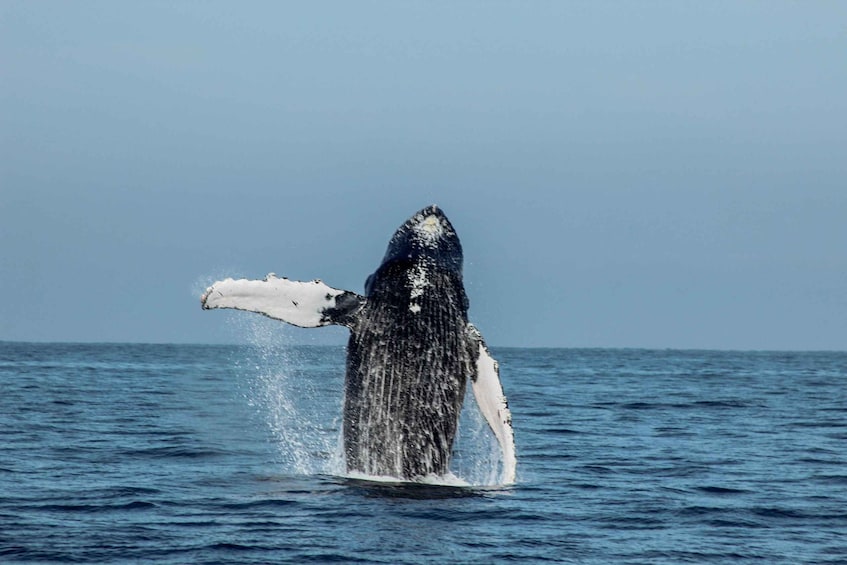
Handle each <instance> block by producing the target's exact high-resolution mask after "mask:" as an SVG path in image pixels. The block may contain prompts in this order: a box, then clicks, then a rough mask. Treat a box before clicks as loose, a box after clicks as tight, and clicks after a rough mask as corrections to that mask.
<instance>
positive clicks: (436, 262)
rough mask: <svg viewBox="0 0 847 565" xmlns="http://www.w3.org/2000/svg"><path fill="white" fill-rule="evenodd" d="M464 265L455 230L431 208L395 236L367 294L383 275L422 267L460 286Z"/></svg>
mask: <svg viewBox="0 0 847 565" xmlns="http://www.w3.org/2000/svg"><path fill="white" fill-rule="evenodd" d="M462 263H463V256H462V244H461V243H460V242H459V237H458V236H457V235H456V230H455V229H453V225H452V224H451V223H450V220H448V219H447V216H445V215H444V212H442V211H441V209H440V208H439V207H438V206H435V205H433V206H428V207H426V208H424V209H422V210H420V211H419V212H418V213H416V214H415V215H414V216H412V217H411V218H409V219H408V220H406V222H405V223H404V224H403V225H402V226H400V227H399V228H397V231H396V232H394V235H393V236H392V237H391V241H389V242H388V249H387V250H386V252H385V257H383V259H382V264H381V265H380V267H379V269H378V270H377V271H376V272H375V273H374V274H373V275H371V276H370V277H368V281H367V282H366V283H365V294H367V295H370V294H371V291H372V287H373V284H374V281H375V279H376V278H377V277H378V276H379V275H380V273H382V272H386V271H389V270H390V271H396V270H398V269H401V270H402V269H406V268H419V267H421V266H423V267H426V268H427V269H434V270H438V271H441V272H442V273H444V274H448V275H450V276H451V277H455V279H456V280H457V281H458V282H459V283H461V280H462Z"/></svg>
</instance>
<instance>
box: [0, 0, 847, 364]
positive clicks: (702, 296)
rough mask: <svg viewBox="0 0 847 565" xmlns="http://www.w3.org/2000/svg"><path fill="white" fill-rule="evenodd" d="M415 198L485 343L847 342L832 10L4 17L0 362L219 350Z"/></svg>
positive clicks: (846, 259)
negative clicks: (457, 256)
mask: <svg viewBox="0 0 847 565" xmlns="http://www.w3.org/2000/svg"><path fill="white" fill-rule="evenodd" d="M432 203H437V204H439V205H441V207H442V208H443V209H444V210H445V212H446V213H447V214H448V216H449V217H450V219H451V221H452V222H453V224H454V226H455V227H456V229H457V231H458V233H459V236H460V237H461V239H462V242H463V244H464V248H465V262H466V267H465V279H466V285H467V287H468V293H469V296H470V300H471V312H470V314H471V318H472V320H473V321H475V322H476V323H477V325H478V326H479V327H480V328H481V330H482V332H483V334H484V335H485V336H486V338H487V340H488V342H489V343H490V344H492V345H501V346H504V345H515V346H564V347H581V346H600V347H657V348H664V347H669V348H733V349H840V350H843V349H847V3H844V2H778V1H770V0H769V1H763V2H753V1H750V2H737V1H729V2H677V1H667V2H643V1H642V2H628V3H624V2H564V1H562V2H329V3H323V2H297V3H295V2H290V3H284V2H267V3H261V2H249V3H239V2H227V3H214V2H182V3H171V2H143V3H142V2H112V1H107V2H9V1H5V0H3V1H2V2H0V340H34V341H42V340H50V341H143V342H232V341H240V340H243V339H245V336H244V335H242V333H249V326H245V324H249V322H245V321H244V319H245V317H248V318H249V317H250V316H251V315H250V314H244V313H222V312H203V311H201V309H200V307H199V302H198V297H199V294H200V293H201V291H202V290H203V288H204V287H205V286H206V285H207V284H208V283H210V282H212V281H213V280H214V279H217V278H223V277H225V276H229V275H238V276H248V277H251V278H260V277H262V276H264V275H265V274H266V273H268V272H270V271H274V272H276V273H278V274H279V275H280V276H282V275H285V276H288V277H290V278H294V279H303V280H309V279H312V278H316V277H317V278H322V279H323V280H324V281H326V282H327V283H328V284H330V285H332V286H335V287H338V288H346V289H350V290H354V291H358V292H361V291H362V287H363V284H364V281H365V278H366V277H367V275H368V274H369V273H370V272H371V271H373V270H374V269H375V268H376V267H377V265H378V264H379V261H380V259H381V258H382V255H383V253H384V251H385V246H386V244H387V243H388V239H389V238H390V236H391V234H392V233H393V231H394V229H395V228H397V227H398V226H399V225H400V224H401V223H402V222H403V221H404V220H405V219H406V218H407V217H408V216H410V215H411V214H412V213H414V212H415V211H416V210H418V209H419V208H421V207H423V206H425V205H428V204H432ZM274 327H276V326H274ZM278 327H279V328H280V330H282V328H283V324H279V325H278ZM286 331H289V332H290V333H291V336H292V337H291V339H293V340H299V341H304V342H307V343H311V342H326V341H330V342H338V343H341V342H342V341H343V339H344V336H345V333H344V331H343V330H340V329H335V330H325V329H317V330H297V329H294V328H292V329H290V330H286Z"/></svg>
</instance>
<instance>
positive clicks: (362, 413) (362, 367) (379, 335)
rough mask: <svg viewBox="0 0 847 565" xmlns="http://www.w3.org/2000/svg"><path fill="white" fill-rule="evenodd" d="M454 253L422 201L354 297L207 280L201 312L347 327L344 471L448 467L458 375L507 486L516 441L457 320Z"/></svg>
mask: <svg viewBox="0 0 847 565" xmlns="http://www.w3.org/2000/svg"><path fill="white" fill-rule="evenodd" d="M462 264H463V254H462V246H461V243H460V242H459V238H458V236H457V235H456V231H455V230H454V229H453V226H452V224H451V223H450V221H449V220H448V219H447V216H445V215H444V213H443V212H442V211H441V210H440V209H439V208H438V207H437V206H430V207H427V208H424V209H422V210H420V211H419V212H417V213H416V214H415V215H414V216H412V217H411V218H409V220H407V221H406V222H405V223H404V224H403V225H402V226H400V227H399V228H398V229H397V231H396V232H395V233H394V235H393V236H392V238H391V240H390V242H389V244H388V249H387V250H386V252H385V256H384V258H383V260H382V263H381V264H380V265H379V267H378V268H377V270H376V271H375V272H374V273H373V274H372V275H370V276H369V277H368V279H367V281H366V282H365V289H364V295H360V294H357V293H355V292H352V291H349V290H340V289H336V288H332V287H330V286H328V285H326V284H325V283H323V282H322V281H320V280H313V281H310V282H301V281H293V280H289V279H287V278H279V277H277V276H276V275H275V274H273V273H271V274H269V275H267V276H266V277H265V278H264V279H262V280H247V279H239V280H233V279H231V278H228V279H225V280H222V281H218V282H216V283H214V284H213V285H212V286H210V287H209V288H208V289H207V290H206V292H205V293H204V294H203V296H202V297H201V304H202V307H203V309H207V310H208V309H213V308H233V309H237V310H246V311H249V312H256V313H259V314H263V315H265V316H268V317H270V318H274V319H276V320H281V321H283V322H287V323H289V324H293V325H295V326H300V327H304V328H314V327H320V326H327V325H330V324H335V325H341V326H345V327H347V328H348V329H349V330H350V337H349V341H348V345H347V361H346V376H345V386H344V408H343V410H344V414H343V416H344V417H343V433H342V435H343V444H344V459H345V464H346V467H347V471H348V472H359V473H363V474H366V475H372V476H389V477H395V478H400V479H404V480H419V479H421V478H424V477H427V476H431V475H436V476H441V475H444V474H445V473H446V472H447V471H448V467H449V463H450V456H451V452H452V447H453V440H454V438H455V436H456V430H457V427H458V422H459V414H460V412H461V409H462V403H463V400H464V397H465V390H466V386H467V383H468V381H469V380H470V382H471V387H472V390H473V392H474V396H475V398H476V402H477V405H478V406H479V408H480V411H481V412H482V414H483V416H484V417H485V420H486V422H487V423H488V425H489V426H490V428H491V430H492V431H493V432H494V435H495V437H496V438H497V441H498V443H499V445H500V450H501V462H502V468H501V482H502V483H503V484H511V483H513V482H514V481H515V467H516V457H515V443H514V433H513V430H512V423H511V414H510V412H509V408H508V403H507V401H506V397H505V395H504V394H503V387H502V385H501V383H500V376H499V368H498V364H497V362H496V361H495V360H494V359H493V358H492V356H491V354H490V353H489V350H488V348H487V347H486V344H485V341H484V340H483V338H482V335H481V334H480V332H479V330H477V329H476V327H474V325H473V324H471V323H470V322H469V321H468V297H467V295H466V294H465V288H464V284H463V281H462Z"/></svg>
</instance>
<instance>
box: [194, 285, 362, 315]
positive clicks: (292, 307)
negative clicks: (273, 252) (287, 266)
mask: <svg viewBox="0 0 847 565" xmlns="http://www.w3.org/2000/svg"><path fill="white" fill-rule="evenodd" d="M364 302H365V299H364V297H362V296H359V295H358V294H356V293H355V292H350V291H348V290H338V289H336V288H332V287H330V286H327V285H326V284H324V283H322V282H321V281H319V280H314V281H310V282H300V281H290V280H288V279H286V278H282V279H281V278H278V277H277V276H276V275H274V274H273V273H271V274H269V275H268V276H267V277H265V278H264V279H263V280H247V279H239V280H233V279H225V280H222V281H218V282H216V283H215V284H213V285H212V286H210V287H209V288H207V289H206V292H205V293H203V296H202V297H201V298H200V304H201V305H202V306H203V309H204V310H210V309H213V308H233V309H235V310H245V311H247V312H256V313H258V314H263V315H265V316H267V317H269V318H273V319H275V320H282V321H283V322H288V323H289V324H292V325H295V326H300V327H301V328H317V327H320V326H328V325H330V324H338V325H341V326H348V327H349V326H351V325H352V324H353V323H354V321H355V318H356V314H357V313H358V312H359V310H360V309H361V307H362V304H364Z"/></svg>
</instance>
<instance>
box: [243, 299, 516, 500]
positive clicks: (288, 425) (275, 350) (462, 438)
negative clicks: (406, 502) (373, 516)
mask: <svg viewBox="0 0 847 565" xmlns="http://www.w3.org/2000/svg"><path fill="white" fill-rule="evenodd" d="M232 323H233V324H234V326H235V327H233V329H236V330H237V331H238V332H239V334H240V335H242V336H248V346H247V348H246V350H242V351H244V353H243V357H241V358H239V359H237V360H236V364H237V365H238V367H239V372H240V373H242V375H243V376H244V377H246V379H245V380H246V382H248V383H249V386H248V388H247V390H246V392H245V398H246V400H247V402H248V403H249V404H250V405H251V406H253V407H254V408H255V409H256V414H257V416H258V419H259V420H260V421H263V422H264V423H265V424H266V426H267V429H268V431H269V435H270V437H271V439H272V441H273V443H274V445H275V448H276V449H275V451H276V455H277V459H276V462H277V463H278V464H279V465H280V466H281V468H282V469H281V470H282V471H284V472H286V473H291V474H296V475H333V476H342V477H346V478H351V479H357V480H369V481H380V480H382V481H386V482H402V480H399V479H397V478H396V477H373V476H363V475H361V474H350V473H348V472H347V471H346V468H345V463H344V456H343V440H342V436H341V428H342V426H341V423H342V422H341V417H342V416H341V415H342V403H343V397H344V392H343V387H344V365H343V362H340V361H341V360H342V359H343V355H344V354H343V351H342V350H341V348H338V349H333V348H327V347H309V346H306V347H303V346H295V345H293V344H292V338H291V336H290V335H289V334H288V333H287V331H286V330H285V329H284V328H281V327H280V326H279V324H278V323H276V322H274V321H271V320H265V319H262V318H255V317H243V316H239V315H237V314H236V315H234V316H233V318H232ZM500 459H501V455H500V448H499V445H498V443H497V440H496V438H495V437H494V434H493V433H492V432H491V430H490V428H489V427H488V424H487V423H486V422H485V419H484V417H483V416H482V413H481V412H480V410H479V407H478V406H477V404H476V400H475V399H474V396H473V393H472V392H471V391H470V387H468V392H467V393H466V396H465V400H464V406H463V408H462V412H461V416H460V419H459V428H458V433H457V434H456V439H455V442H454V446H453V454H452V459H451V464H450V471H449V472H448V473H447V474H446V475H444V476H439V477H424V478H422V479H420V480H418V481H416V482H420V483H423V484H430V485H446V486H462V487H467V486H473V487H481V486H496V485H498V484H499V483H500V477H501V472H502V463H501V460H500Z"/></svg>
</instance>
